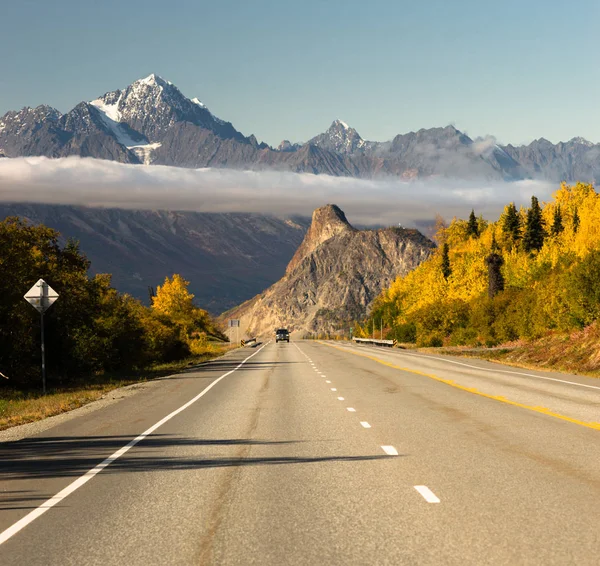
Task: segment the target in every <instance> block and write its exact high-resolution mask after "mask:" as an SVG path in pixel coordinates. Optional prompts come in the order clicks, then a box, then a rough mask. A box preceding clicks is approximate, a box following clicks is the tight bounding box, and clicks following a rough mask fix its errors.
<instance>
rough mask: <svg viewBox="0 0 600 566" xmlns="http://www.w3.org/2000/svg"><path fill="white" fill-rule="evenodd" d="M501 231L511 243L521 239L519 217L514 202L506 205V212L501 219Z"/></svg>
mask: <svg viewBox="0 0 600 566" xmlns="http://www.w3.org/2000/svg"><path fill="white" fill-rule="evenodd" d="M502 233H503V234H504V235H505V236H507V237H508V238H509V239H510V240H511V241H512V242H513V243H516V242H518V241H519V240H520V239H521V218H520V217H519V214H518V212H517V208H516V207H515V203H514V202H511V203H510V204H509V205H508V206H507V207H506V214H505V215H504V218H503V219H502Z"/></svg>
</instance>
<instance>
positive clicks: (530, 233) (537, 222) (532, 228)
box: [523, 197, 546, 252]
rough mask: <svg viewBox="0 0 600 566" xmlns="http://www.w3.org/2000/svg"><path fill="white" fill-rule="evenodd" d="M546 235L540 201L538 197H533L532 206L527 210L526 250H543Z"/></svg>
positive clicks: (524, 246)
mask: <svg viewBox="0 0 600 566" xmlns="http://www.w3.org/2000/svg"><path fill="white" fill-rule="evenodd" d="M545 237H546V232H545V230H544V219H543V218H542V209H541V207H540V203H539V201H538V199H537V197H531V208H530V209H529V210H528V211H527V221H526V224H525V234H524V235H523V249H524V250H525V251H526V252H533V251H539V250H541V249H542V246H543V245H544V238H545Z"/></svg>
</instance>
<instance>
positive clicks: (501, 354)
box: [438, 323, 600, 377]
mask: <svg viewBox="0 0 600 566" xmlns="http://www.w3.org/2000/svg"><path fill="white" fill-rule="evenodd" d="M438 351H441V352H443V353H445V354H451V355H459V356H466V357H473V358H483V359H487V360H493V361H498V362H501V363H505V364H508V365H514V366H518V367H524V368H530V369H544V370H552V371H561V372H566V373H575V374H581V375H587V376H590V377H600V326H599V325H598V324H597V323H594V324H591V325H590V326H588V327H587V328H584V329H583V330H579V331H576V332H572V333H571V334H549V335H548V336H544V337H543V338H540V339H539V340H533V341H531V342H526V341H524V340H520V341H518V342H515V343H512V344H507V345H506V346H505V347H499V348H490V349H484V348H477V349H474V348H467V349H459V348H443V349H441V350H438Z"/></svg>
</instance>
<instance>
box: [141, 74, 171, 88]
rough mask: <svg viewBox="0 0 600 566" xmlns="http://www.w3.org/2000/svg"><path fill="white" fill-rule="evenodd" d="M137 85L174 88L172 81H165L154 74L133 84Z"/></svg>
mask: <svg viewBox="0 0 600 566" xmlns="http://www.w3.org/2000/svg"><path fill="white" fill-rule="evenodd" d="M136 83H139V84H145V85H149V86H162V87H166V86H173V83H172V82H171V81H165V79H163V78H162V77H160V76H158V75H157V74H155V73H152V74H151V75H148V76H147V77H145V78H143V79H138V80H137V81H135V83H133V84H136Z"/></svg>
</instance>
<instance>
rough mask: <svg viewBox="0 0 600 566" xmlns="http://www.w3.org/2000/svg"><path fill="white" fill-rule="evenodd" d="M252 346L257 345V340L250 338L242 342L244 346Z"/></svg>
mask: <svg viewBox="0 0 600 566" xmlns="http://www.w3.org/2000/svg"><path fill="white" fill-rule="evenodd" d="M252 344H256V338H248V339H247V340H242V346H250V345H252Z"/></svg>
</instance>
